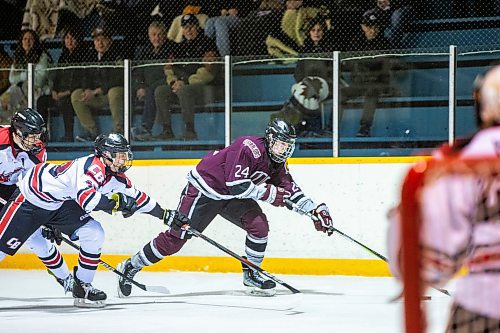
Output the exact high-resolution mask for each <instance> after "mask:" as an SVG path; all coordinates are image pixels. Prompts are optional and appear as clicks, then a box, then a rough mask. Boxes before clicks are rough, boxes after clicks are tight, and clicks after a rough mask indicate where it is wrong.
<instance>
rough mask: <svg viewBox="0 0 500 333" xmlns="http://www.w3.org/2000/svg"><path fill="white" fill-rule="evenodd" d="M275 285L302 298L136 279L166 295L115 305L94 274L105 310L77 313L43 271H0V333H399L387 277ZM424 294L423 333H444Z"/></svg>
mask: <svg viewBox="0 0 500 333" xmlns="http://www.w3.org/2000/svg"><path fill="white" fill-rule="evenodd" d="M279 278H280V279H282V280H283V281H284V282H286V283H288V284H289V285H291V286H293V287H295V288H297V289H299V290H301V291H302V293H301V294H295V295H292V294H291V293H290V292H289V291H288V290H287V289H285V288H283V287H282V286H279V287H278V292H277V295H276V296H274V297H254V296H247V295H245V294H244V292H243V290H244V289H243V285H242V282H241V280H242V276H241V274H214V273H187V272H172V273H149V272H140V273H139V274H138V275H137V276H136V280H137V281H138V282H140V283H143V284H146V285H162V286H166V287H168V288H169V289H170V291H171V293H172V294H170V295H165V296H163V295H159V294H154V293H150V292H145V291H142V290H140V289H138V288H136V287H134V289H133V292H132V296H131V297H129V298H126V299H121V298H118V297H117V294H116V275H115V274H113V273H112V272H109V271H98V272H97V275H96V279H95V281H94V286H96V287H97V288H99V289H102V290H104V291H105V292H106V293H107V295H108V299H107V306H106V307H105V308H102V309H82V308H75V307H74V306H73V299H72V297H71V295H64V293H63V291H62V288H61V287H60V286H59V285H58V284H57V283H56V282H55V281H54V280H53V278H52V277H50V276H49V275H48V274H47V273H46V272H45V271H40V270H34V271H26V270H0V286H1V287H0V332H1V333H16V332H22V333H45V332H47V333H49V332H50V333H58V332H64V333H80V332H81V333H94V332H106V333H111V332H113V333H114V332H117V333H126V332H133V333H139V332H145V333H146V332H147V333H155V332H162V333H175V332H201V333H210V332H213V333H225V332H235V333H246V332H252V333H253V332H272V333H280V332H286V333H314V332H335V333H365V332H366V333H378V332H380V333H400V332H403V319H402V318H403V315H402V311H403V310H402V301H397V302H392V303H391V302H389V300H390V299H391V298H392V297H393V296H395V295H396V294H398V292H399V285H398V284H397V283H396V282H395V280H394V279H392V278H368V277H345V276H302V275H300V276H299V275H279ZM450 291H452V290H450ZM427 295H430V296H432V299H431V300H430V301H426V302H425V303H426V304H427V308H428V313H429V318H428V320H429V330H428V332H436V333H437V332H443V331H444V327H445V325H446V317H447V315H448V307H449V305H450V301H451V298H450V297H448V296H445V295H443V294H441V293H439V292H438V291H435V290H430V291H429V292H428V293H427Z"/></svg>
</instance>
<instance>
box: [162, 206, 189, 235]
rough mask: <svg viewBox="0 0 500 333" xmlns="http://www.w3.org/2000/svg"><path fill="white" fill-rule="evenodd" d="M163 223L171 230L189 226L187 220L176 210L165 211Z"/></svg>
mask: <svg viewBox="0 0 500 333" xmlns="http://www.w3.org/2000/svg"><path fill="white" fill-rule="evenodd" d="M163 223H165V224H166V225H167V226H168V227H169V228H170V229H172V230H180V229H181V228H182V226H184V225H189V223H190V221H189V218H188V217H187V216H186V215H184V214H182V213H181V212H178V211H176V210H170V209H165V212H164V213H163Z"/></svg>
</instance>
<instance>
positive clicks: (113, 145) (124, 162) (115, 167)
mask: <svg viewBox="0 0 500 333" xmlns="http://www.w3.org/2000/svg"><path fill="white" fill-rule="evenodd" d="M94 148H95V154H96V156H100V157H102V158H104V159H105V160H107V161H108V162H110V164H107V165H106V171H108V172H109V173H111V174H115V175H116V174H120V173H125V172H126V171H127V170H128V169H130V167H131V166H132V161H133V159H134V158H133V154H132V151H131V150H130V145H129V143H128V141H127V139H125V137H124V136H123V135H121V134H119V133H110V134H107V135H106V134H101V135H99V136H98V137H97V138H96V139H95V142H94Z"/></svg>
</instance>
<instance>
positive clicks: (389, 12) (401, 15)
mask: <svg viewBox="0 0 500 333" xmlns="http://www.w3.org/2000/svg"><path fill="white" fill-rule="evenodd" d="M408 2H409V1H407V0H399V1H398V0H376V4H375V7H373V8H372V9H369V10H368V11H367V12H366V13H371V14H374V15H375V16H376V17H377V19H378V26H379V29H380V32H381V33H382V34H383V35H384V36H385V37H386V38H387V39H388V40H389V41H390V42H391V45H392V47H393V48H399V47H402V46H403V45H404V37H405V36H404V35H405V32H406V26H408V25H409V23H410V19H411V17H412V16H413V15H411V14H412V11H413V9H412V7H411V6H410V5H409V4H408ZM366 13H365V14H366Z"/></svg>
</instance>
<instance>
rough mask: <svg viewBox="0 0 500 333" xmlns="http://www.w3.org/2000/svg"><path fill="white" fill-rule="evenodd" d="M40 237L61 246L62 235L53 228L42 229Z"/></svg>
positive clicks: (44, 227) (45, 227)
mask: <svg viewBox="0 0 500 333" xmlns="http://www.w3.org/2000/svg"><path fill="white" fill-rule="evenodd" d="M42 236H43V238H46V239H48V240H49V241H50V242H51V243H56V244H57V245H61V242H62V235H61V231H60V230H59V229H57V228H54V227H47V226H43V227H42Z"/></svg>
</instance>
